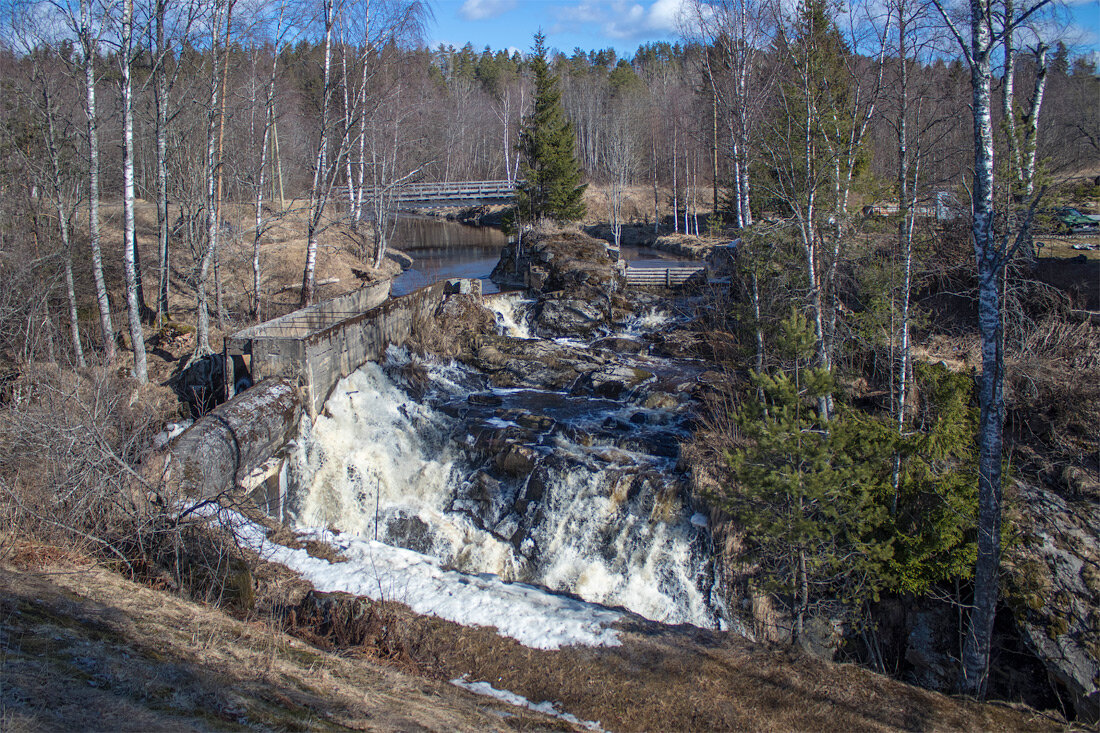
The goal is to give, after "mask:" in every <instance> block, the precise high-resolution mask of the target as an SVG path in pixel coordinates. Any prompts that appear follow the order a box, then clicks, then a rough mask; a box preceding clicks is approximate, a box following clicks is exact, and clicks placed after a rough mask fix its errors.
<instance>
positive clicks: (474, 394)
mask: <svg viewBox="0 0 1100 733" xmlns="http://www.w3.org/2000/svg"><path fill="white" fill-rule="evenodd" d="M401 226H402V230H401V234H400V236H399V238H398V239H397V240H396V241H395V242H394V246H395V247H397V248H399V249H402V250H403V251H406V252H407V253H409V254H410V255H411V256H412V257H414V258H415V264H414V267H413V268H412V269H410V270H408V271H406V272H405V273H404V274H403V275H402V276H401V278H399V279H398V281H397V283H396V284H395V286H394V292H395V294H396V293H400V292H405V291H407V290H411V289H413V288H415V287H418V286H421V285H424V284H428V283H430V282H433V281H435V280H438V279H441V278H447V277H478V278H481V279H482V281H483V283H484V285H485V289H486V290H487V291H493V292H495V291H496V287H495V286H494V285H493V284H492V283H491V282H490V281H489V280H488V275H489V273H490V272H491V270H492V268H493V266H494V265H495V264H496V262H497V260H498V258H499V255H500V248H501V247H502V246H503V245H504V244H505V238H504V236H503V235H502V234H501V233H500V232H498V231H493V230H487V229H478V228H474V227H468V226H463V225H461V224H455V223H452V222H440V221H437V220H426V219H405V220H403V221H402V225H401ZM623 256H624V257H626V258H628V259H629V260H630V261H631V262H633V263H638V264H639V266H646V265H647V264H649V265H657V266H659V265H661V264H663V263H667V262H669V261H670V260H671V261H675V259H677V258H675V257H673V256H670V255H666V254H665V253H663V252H656V251H654V250H645V249H640V248H637V247H630V248H626V247H624V248H623ZM648 297H649V299H648V300H643V301H642V303H643V307H640V308H639V309H638V310H636V311H635V312H634V313H633V314H631V315H629V316H627V317H625V318H624V317H618V318H617V319H616V321H615V322H614V323H611V322H609V323H608V324H607V325H606V327H604V328H602V329H601V330H600V332H599V333H597V334H594V335H589V336H586V337H580V338H557V339H552V338H534V337H533V336H532V334H534V333H536V332H537V331H538V330H539V329H538V328H537V327H536V324H535V322H534V319H535V314H536V313H538V312H539V310H538V304H537V301H535V300H532V299H530V298H528V297H526V296H525V295H524V294H522V293H518V292H517V293H512V294H505V295H500V296H496V297H494V298H492V299H491V300H489V301H488V304H489V307H490V308H491V309H492V310H494V311H495V312H496V315H497V324H498V326H497V331H498V333H497V336H496V339H497V341H495V342H494V343H495V346H494V347H492V348H494V349H499V350H503V351H509V352H511V354H512V355H511V356H510V357H508V359H509V360H510V361H509V363H511V364H512V365H513V366H515V365H517V364H519V365H520V366H518V367H516V369H515V372H516V375H514V376H513V378H512V379H511V381H508V380H504V379H503V377H502V375H500V374H491V373H489V372H487V371H481V370H479V369H477V368H474V367H473V366H471V365H469V364H464V363H460V362H457V361H451V360H444V359H432V358H424V359H421V358H417V357H415V356H414V355H412V354H409V353H408V352H405V351H404V350H400V349H393V348H391V350H390V351H389V352H388V353H387V356H386V358H385V359H383V360H382V361H381V363H377V364H376V363H369V364H366V365H364V366H363V367H362V368H361V369H359V370H358V371H356V372H355V373H353V374H352V375H350V376H349V377H347V378H346V379H344V380H342V381H341V382H340V383H339V384H338V385H337V387H336V388H335V389H334V390H333V393H332V394H331V396H330V397H329V399H328V401H327V402H326V405H325V409H324V411H323V414H322V415H320V416H319V417H318V418H317V419H316V421H315V422H314V423H313V424H312V426H309V427H307V428H305V429H304V430H305V432H303V434H302V435H300V436H299V439H298V441H297V450H296V452H295V455H294V457H293V458H292V460H291V465H290V467H289V473H288V475H289V480H290V483H291V484H292V485H293V486H294V487H295V489H294V490H293V491H292V492H291V494H292V496H295V497H296V498H295V500H294V501H293V502H292V504H293V506H292V507H291V514H292V515H293V516H294V518H295V520H296V522H297V524H298V526H299V527H300V528H302V529H306V528H325V527H327V528H332V529H335V530H339V531H340V532H342V533H346V534H347V535H348V536H351V537H356V538H361V539H362V540H363V541H372V540H374V541H378V542H380V543H383V544H384V545H385V546H387V547H393V548H402V551H403V552H408V551H412V552H414V553H418V554H419V555H421V556H423V557H424V558H428V560H426V561H425V562H431V563H437V564H438V565H439V567H441V568H446V569H448V570H453V571H458V572H460V573H465V574H468V577H469V578H471V581H470V582H473V579H476V578H485V577H492V578H498V579H500V580H502V581H505V582H506V583H509V584H517V583H518V584H531V585H534V586H539V587H542V588H546V589H549V590H551V591H554V592H558V593H566V594H571V595H574V596H577V597H580V598H581V599H583V600H585V601H589V602H592V603H598V604H602V605H605V606H611V607H622V608H626V609H629V610H630V611H633V612H635V613H637V614H640V615H641V616H644V617H646V618H649V619H652V620H656V621H661V622H664V623H671V624H680V623H688V624H692V625H695V626H700V627H707V628H723V627H725V626H726V624H727V623H728V615H727V614H726V612H725V608H724V606H723V602H722V600H721V595H722V594H721V590H720V587H719V586H720V582H719V580H718V578H717V573H716V570H715V567H714V560H713V551H712V541H711V537H710V530H709V526H708V525H709V522H708V521H707V518H706V517H705V516H704V515H703V514H701V513H699V512H698V511H697V508H696V507H695V506H694V500H693V498H692V497H691V495H690V491H689V490H688V487H687V483H686V481H685V474H684V471H683V467H682V466H680V465H679V451H680V448H679V444H680V442H681V441H682V440H684V439H686V438H688V437H689V436H690V433H691V431H692V429H693V427H692V426H693V423H694V420H695V417H694V408H693V397H692V394H693V386H694V385H695V383H696V381H697V380H696V377H697V376H698V374H699V373H700V371H702V369H704V368H705V365H704V364H703V363H702V362H699V361H697V360H695V359H688V358H674V357H670V356H667V355H664V356H662V355H661V354H659V353H657V351H656V350H654V349H653V348H652V346H651V341H650V340H649V336H648V335H649V334H652V333H658V332H663V331H667V330H668V329H669V328H671V327H672V326H673V325H674V323H675V322H676V321H678V320H679V319H680V318H681V317H682V316H680V315H677V313H675V312H674V311H675V308H674V305H673V303H671V302H667V301H663V300H655V299H653V297H652V296H648ZM600 337H603V338H600ZM539 374H542V375H543V376H539ZM578 374H580V375H581V376H580V377H579V378H578V376H577V375H578ZM561 375H564V380H559V379H558V376H561ZM527 587H529V586H527ZM388 593H389V597H396V598H400V596H401V593H402V591H401V589H399V588H395V589H390V590H389V591H388Z"/></svg>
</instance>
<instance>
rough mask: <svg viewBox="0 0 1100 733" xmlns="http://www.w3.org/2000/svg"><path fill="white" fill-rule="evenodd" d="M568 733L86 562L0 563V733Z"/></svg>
mask: <svg viewBox="0 0 1100 733" xmlns="http://www.w3.org/2000/svg"><path fill="white" fill-rule="evenodd" d="M241 729H253V730H255V729H266V730H272V729H274V730H336V729H338V730H347V729H354V730H387V731H389V730H441V731H442V730H445V731H451V730H479V731H480V730H548V729H549V730H571V728H570V727H569V726H568V725H566V724H564V723H562V722H560V721H558V720H555V719H553V718H549V717H545V716H542V715H539V714H536V713H531V712H529V711H526V710H523V709H520V708H515V707H512V706H509V705H505V704H503V703H497V702H495V701H494V700H492V699H490V698H485V697H480V696H475V695H472V694H469V693H467V692H465V691H463V690H460V689H458V688H456V687H454V686H452V685H449V684H447V683H445V682H437V681H432V680H425V679H422V678H419V677H414V676H411V675H407V674H403V673H401V672H398V671H395V670H392V669H387V668H384V667H379V666H377V665H375V664H372V663H371V662H369V661H367V660H363V659H351V658H346V657H340V656H337V655H333V654H325V653H322V652H318V651H317V650H316V649H313V648H312V647H309V646H308V645H306V644H304V643H302V642H300V641H297V640H295V639H291V638H290V637H287V636H285V635H283V634H281V633H278V632H275V631H273V630H272V627H271V626H269V625H267V624H263V623H252V624H246V623H242V622H239V621H236V620H234V619H232V618H230V617H228V616H226V615H225V614H223V613H220V612H218V611H216V610H211V609H210V608H208V607H204V606H201V605H198V604H194V603H189V602H186V601H183V600H181V599H180V598H179V597H177V596H174V595H171V594H168V593H164V592H158V591H155V590H152V589H149V588H147V587H144V586H140V585H137V584H135V583H132V582H129V581H127V580H125V579H124V578H122V577H120V576H119V575H116V574H114V573H112V572H109V571H107V570H104V569H102V568H96V567H94V566H92V565H90V564H87V563H74V562H72V561H65V562H61V563H56V564H54V565H53V566H52V567H50V568H49V569H46V570H41V569H36V570H27V569H19V568H17V567H13V566H12V564H11V563H8V564H5V565H3V566H0V730H4V731H38V730H104V731H106V730H112V731H114V730H241Z"/></svg>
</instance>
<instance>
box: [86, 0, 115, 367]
mask: <svg viewBox="0 0 1100 733" xmlns="http://www.w3.org/2000/svg"><path fill="white" fill-rule="evenodd" d="M92 2H93V0H80V20H79V22H78V25H77V38H78V39H79V40H80V50H81V55H82V60H83V64H84V104H85V107H84V112H85V115H86V116H87V119H88V244H89V246H90V247H91V251H92V279H93V280H94V281H95V292H96V305H97V306H98V308H99V328H100V331H101V333H102V335H103V358H104V360H105V361H106V362H107V363H108V364H110V363H111V362H113V361H114V360H115V329H114V326H113V325H112V323H111V301H110V298H109V297H108V295H107V283H106V280H105V279H104V277H103V250H102V247H101V246H100V230H99V117H98V113H97V111H96V59H97V58H98V56H99V40H100V35H101V33H102V22H101V16H96V15H93V12H92Z"/></svg>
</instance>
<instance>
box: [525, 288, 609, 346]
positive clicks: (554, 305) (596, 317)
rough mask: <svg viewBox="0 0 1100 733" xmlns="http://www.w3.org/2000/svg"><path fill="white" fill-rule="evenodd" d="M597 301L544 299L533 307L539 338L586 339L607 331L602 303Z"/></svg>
mask: <svg viewBox="0 0 1100 733" xmlns="http://www.w3.org/2000/svg"><path fill="white" fill-rule="evenodd" d="M601 300H602V299H601V298H597V299H589V298H577V297H552V298H550V297H548V298H545V299H543V300H542V301H541V302H540V303H539V305H538V306H537V307H536V311H535V318H534V325H535V329H536V330H537V332H538V334H539V335H540V336H543V337H548V338H557V337H562V336H579V337H581V338H587V337H590V336H592V335H593V334H594V333H597V332H599V331H601V330H604V329H606V328H607V327H608V311H607V304H606V302H601Z"/></svg>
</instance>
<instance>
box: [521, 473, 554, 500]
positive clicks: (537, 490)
mask: <svg viewBox="0 0 1100 733" xmlns="http://www.w3.org/2000/svg"><path fill="white" fill-rule="evenodd" d="M549 482H550V472H549V470H548V469H547V468H545V467H541V466H540V467H539V468H537V469H536V470H535V471H533V472H532V473H531V475H530V477H529V478H528V479H527V483H526V485H525V486H524V487H523V495H522V497H523V498H522V499H521V501H522V502H523V503H524V505H527V504H531V503H533V502H538V501H542V497H543V495H544V494H545V493H546V486H547V484H548V483H549Z"/></svg>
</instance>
